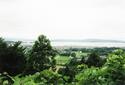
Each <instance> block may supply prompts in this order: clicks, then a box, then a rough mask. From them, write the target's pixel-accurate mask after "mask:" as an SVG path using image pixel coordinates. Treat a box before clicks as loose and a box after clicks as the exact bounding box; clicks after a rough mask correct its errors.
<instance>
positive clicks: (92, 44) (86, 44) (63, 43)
mask: <svg viewBox="0 0 125 85" xmlns="http://www.w3.org/2000/svg"><path fill="white" fill-rule="evenodd" d="M51 44H52V46H71V47H73V46H76V47H77V46H78V47H125V43H120V42H66V41H52V42H51ZM23 45H25V46H27V45H29V46H32V45H33V42H23Z"/></svg>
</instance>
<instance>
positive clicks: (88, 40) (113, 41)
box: [51, 39, 125, 43]
mask: <svg viewBox="0 0 125 85" xmlns="http://www.w3.org/2000/svg"><path fill="white" fill-rule="evenodd" d="M51 41H52V42H112V43H125V41H121V40H104V39H83V40H65V39H63V40H61V39H60V40H59V39H58V40H51Z"/></svg>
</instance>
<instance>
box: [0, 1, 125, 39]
mask: <svg viewBox="0 0 125 85" xmlns="http://www.w3.org/2000/svg"><path fill="white" fill-rule="evenodd" d="M124 4H125V1H124V0H11V1H10V0H0V36H1V37H6V38H16V39H23V38H24V39H36V38H37V37H38V36H39V35H40V34H44V35H46V36H47V37H48V38H49V39H51V40H53V39H78V40H79V39H108V40H123V41H125V25H124V24H125V5H124Z"/></svg>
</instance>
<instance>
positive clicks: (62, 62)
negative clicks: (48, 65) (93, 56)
mask: <svg viewBox="0 0 125 85" xmlns="http://www.w3.org/2000/svg"><path fill="white" fill-rule="evenodd" d="M55 59H56V61H57V65H65V64H66V63H68V61H70V59H71V58H70V57H68V56H60V55H57V56H56V57H55Z"/></svg>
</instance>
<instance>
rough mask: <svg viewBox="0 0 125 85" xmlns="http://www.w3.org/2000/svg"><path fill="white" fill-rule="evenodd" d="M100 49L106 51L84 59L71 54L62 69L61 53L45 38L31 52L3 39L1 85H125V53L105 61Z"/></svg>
mask: <svg viewBox="0 0 125 85" xmlns="http://www.w3.org/2000/svg"><path fill="white" fill-rule="evenodd" d="M106 49H107V48H106ZM74 50H76V49H71V50H70V51H74ZM97 50H98V51H99V52H102V53H103V52H104V51H103V49H101V51H100V50H99V49H98V48H96V49H95V50H91V51H89V52H90V53H89V54H88V56H83V57H82V59H80V60H78V59H77V57H76V55H75V54H74V53H71V54H70V55H69V56H72V58H71V60H70V61H69V62H68V63H66V64H65V66H61V67H60V66H58V65H57V64H56V59H55V56H56V55H57V54H58V55H61V53H59V51H57V50H55V49H53V47H52V46H51V43H50V41H49V39H47V38H46V36H44V35H40V36H39V37H38V39H37V40H36V41H35V42H34V45H33V46H32V48H31V49H30V50H28V51H27V48H26V47H23V46H22V45H21V42H15V43H14V44H9V43H7V42H6V41H4V39H2V38H0V85H125V81H124V80H125V52H124V51H123V50H121V49H118V50H114V49H113V50H112V51H111V53H109V52H106V51H105V52H106V58H101V57H100V56H99V54H98V53H99V52H97ZM70 51H69V50H65V52H70ZM82 51H83V52H84V51H85V49H84V50H82ZM85 52H86V51H85ZM87 52H88V51H87Z"/></svg>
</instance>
